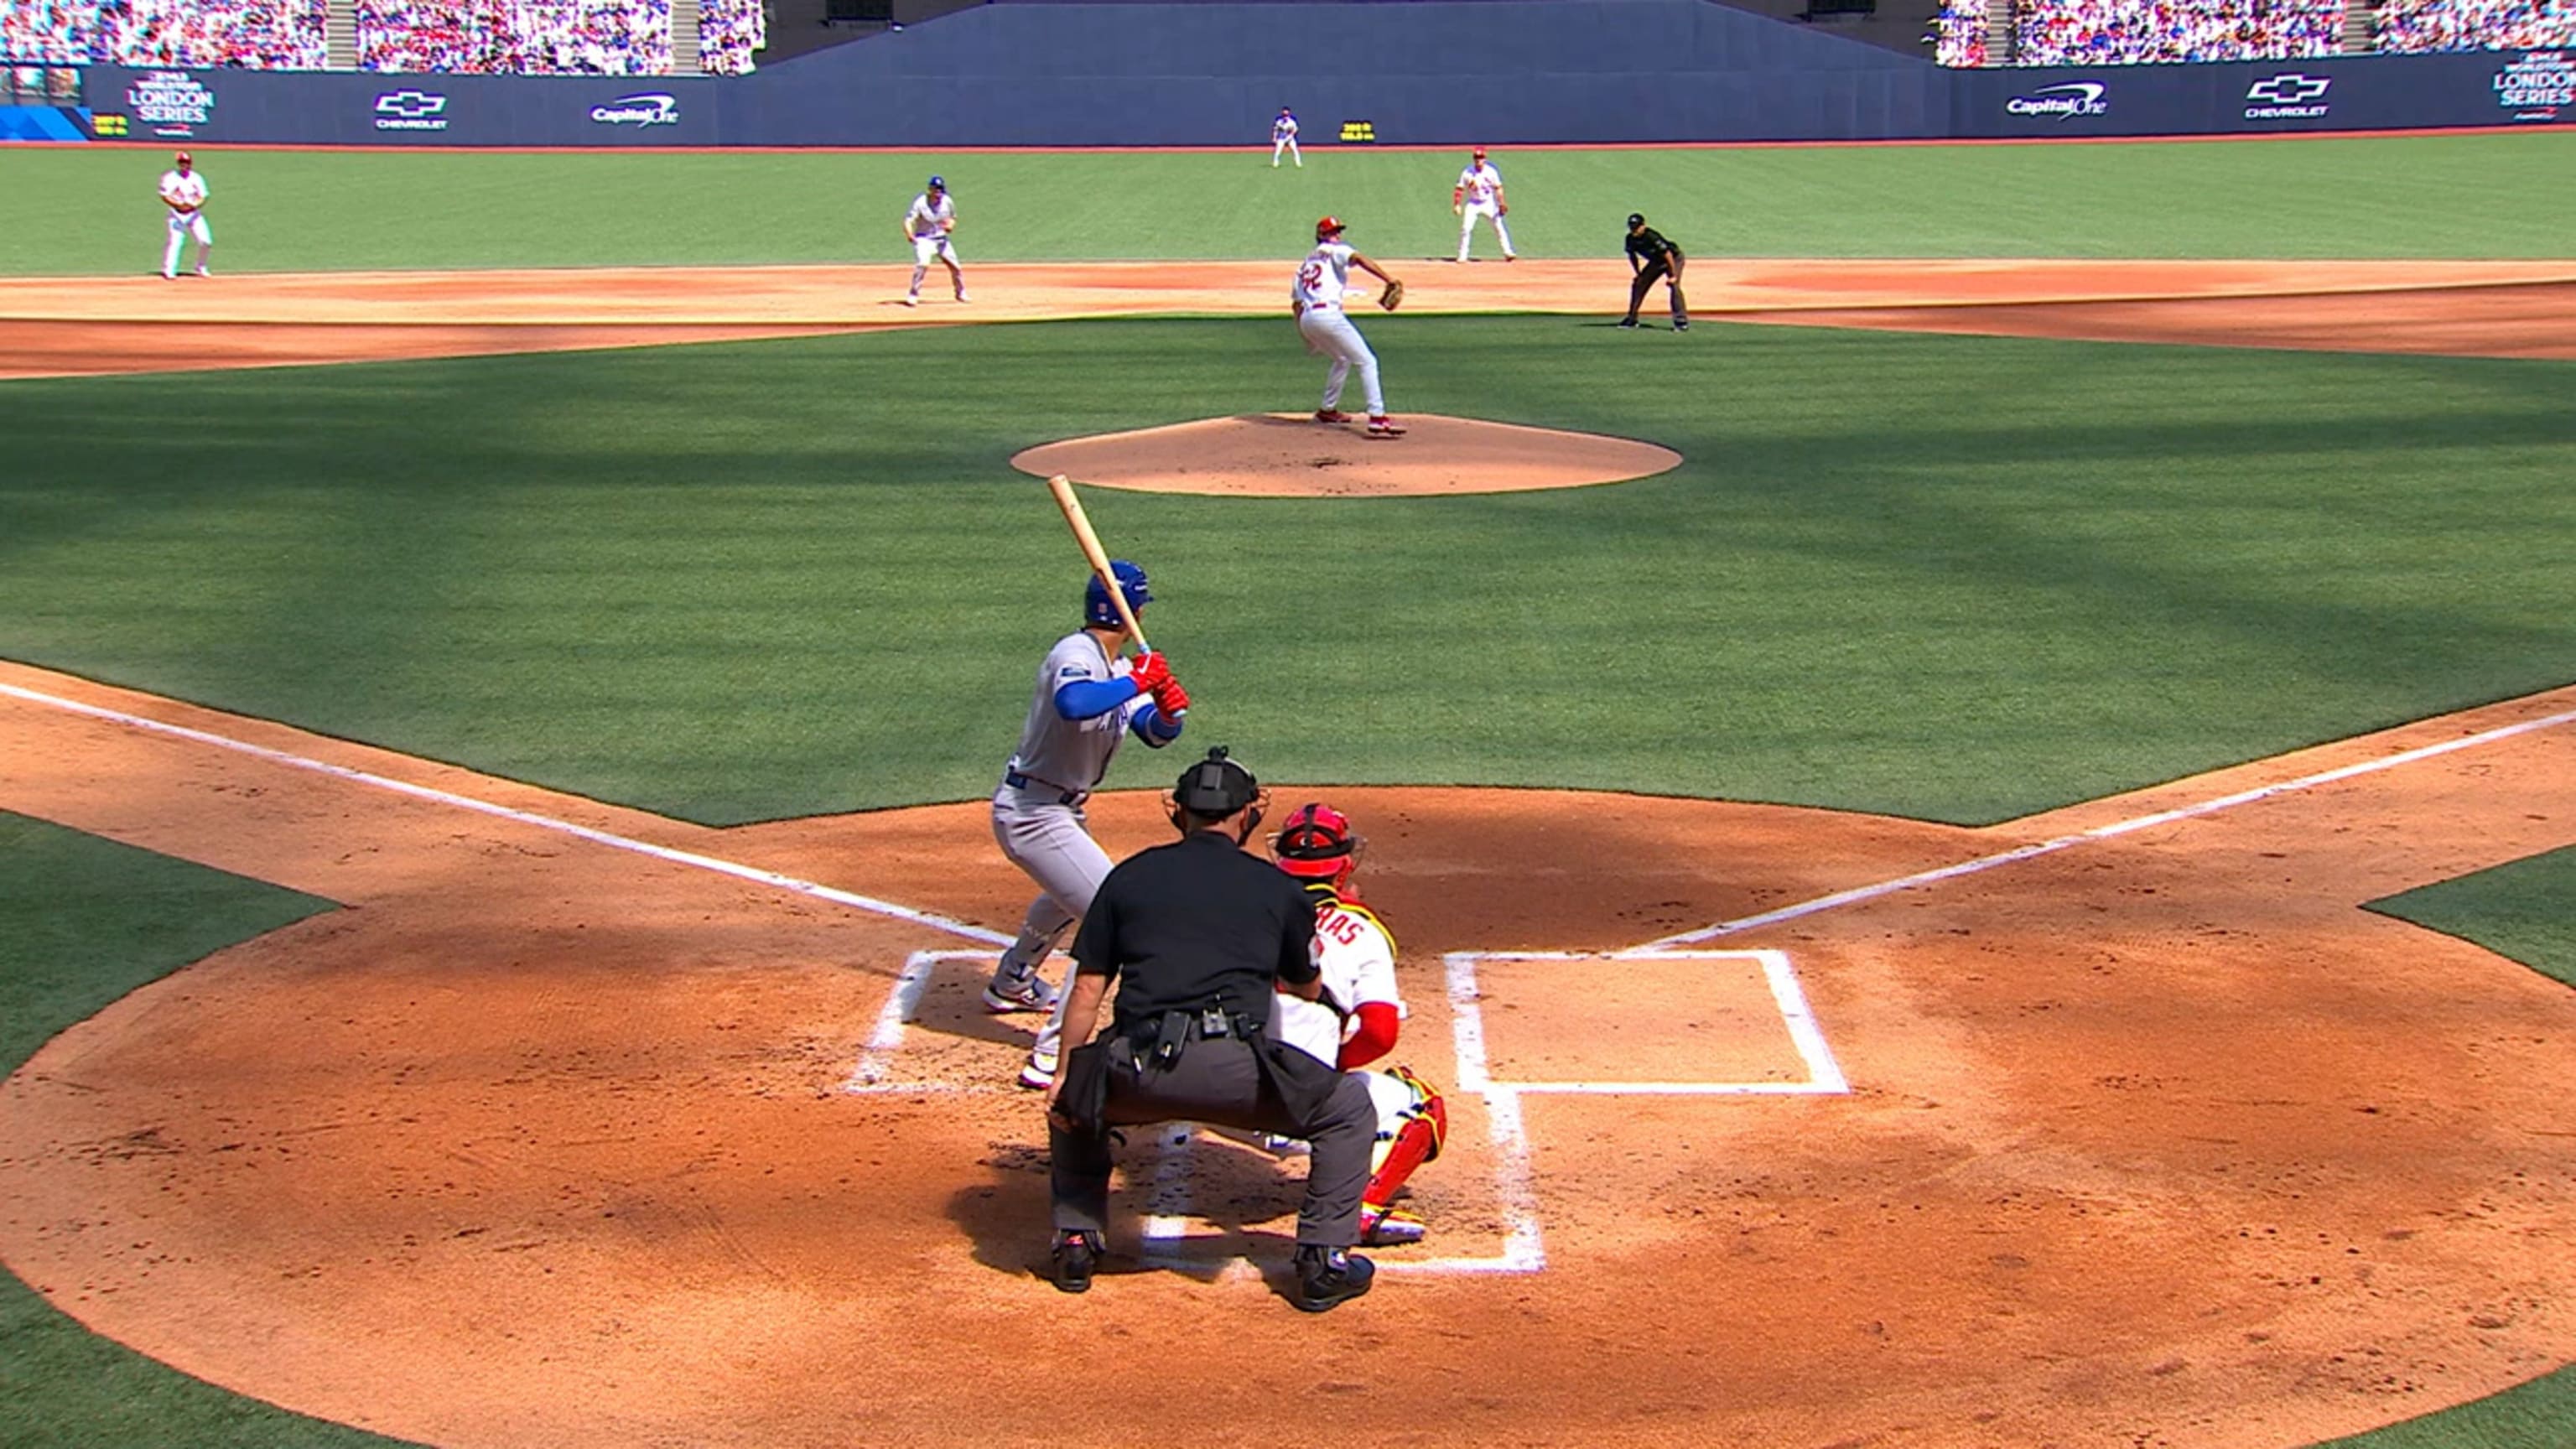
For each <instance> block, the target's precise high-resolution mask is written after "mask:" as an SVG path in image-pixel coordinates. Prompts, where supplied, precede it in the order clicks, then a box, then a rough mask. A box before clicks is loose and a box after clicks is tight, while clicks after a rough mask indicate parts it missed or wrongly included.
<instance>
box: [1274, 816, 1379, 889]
mask: <svg viewBox="0 0 2576 1449" xmlns="http://www.w3.org/2000/svg"><path fill="white" fill-rule="evenodd" d="M1360 844H1361V841H1360V837H1358V836H1356V835H1354V834H1352V833H1351V821H1350V817H1349V816H1347V815H1344V814H1343V813H1342V812H1340V811H1339V810H1336V809H1334V808H1333V807H1332V806H1330V805H1327V804H1324V803H1323V802H1322V801H1320V800H1319V801H1317V802H1315V803H1314V804H1311V805H1300V806H1298V807H1297V808H1296V809H1295V810H1293V811H1290V812H1289V815H1288V823H1287V824H1286V825H1283V826H1281V827H1280V829H1279V833H1278V834H1277V835H1274V836H1272V837H1270V854H1271V857H1272V858H1273V859H1274V860H1276V861H1278V863H1279V868H1280V869H1281V870H1284V871H1286V872H1288V873H1289V874H1290V875H1293V876H1296V877H1298V878H1299V879H1301V880H1329V881H1338V880H1340V879H1341V878H1342V877H1344V876H1346V875H1349V874H1350V873H1351V868H1352V867H1353V866H1355V865H1357V864H1358V863H1359V861H1358V857H1359V849H1360Z"/></svg>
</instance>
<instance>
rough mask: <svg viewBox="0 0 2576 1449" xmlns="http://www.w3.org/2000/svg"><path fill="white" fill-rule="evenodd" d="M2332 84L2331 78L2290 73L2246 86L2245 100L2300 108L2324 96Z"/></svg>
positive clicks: (2332, 79)
mask: <svg viewBox="0 0 2576 1449" xmlns="http://www.w3.org/2000/svg"><path fill="white" fill-rule="evenodd" d="M2333 84H2334V78H2333V77H2332V76H2322V75H2301V74H2299V73H2298V72H2297V71H2290V72H2288V73H2286V74H2283V75H2276V76H2272V77H2270V78H2268V79H2265V80H2258V81H2256V82H2255V83H2254V84H2252V85H2250V86H2247V87H2246V88H2245V99H2247V100H2249V101H2261V102H2263V103H2264V104H2265V105H2272V106H2300V105H2305V104H2307V103H2308V102H2310V101H2313V100H2315V99H2316V98H2317V97H2319V96H2322V95H2324V94H2325V93H2326V91H2327V89H2328V88H2329V87H2331V86H2332V85H2333Z"/></svg>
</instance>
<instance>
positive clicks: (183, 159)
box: [179, 151, 195, 166]
mask: <svg viewBox="0 0 2576 1449" xmlns="http://www.w3.org/2000/svg"><path fill="white" fill-rule="evenodd" d="M193 159H195V158H193V157H191V156H190V155H189V154H188V153H187V152H185V151H182V152H180V153H179V164H180V165H182V166H185V165H187V164H188V163H189V162H190V161H192V160H193Z"/></svg>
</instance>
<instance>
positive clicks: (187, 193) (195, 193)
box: [161, 151, 215, 281]
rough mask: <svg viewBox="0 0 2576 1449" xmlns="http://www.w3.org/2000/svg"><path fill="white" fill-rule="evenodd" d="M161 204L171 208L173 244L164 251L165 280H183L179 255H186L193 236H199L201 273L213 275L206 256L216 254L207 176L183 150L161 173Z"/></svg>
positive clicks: (163, 278)
mask: <svg viewBox="0 0 2576 1449" xmlns="http://www.w3.org/2000/svg"><path fill="white" fill-rule="evenodd" d="M161 204H162V205H163V206H166V207H168V208H169V209H170V245H169V248H168V249H167V250H165V251H163V252H162V253H161V277H162V280H164V281H177V280H178V279H179V258H180V257H182V256H184V255H186V253H187V250H188V238H190V237H192V236H193V237H195V238H196V239H197V275H198V276H201V277H211V276H213V275H214V273H213V272H210V271H208V270H207V269H206V259H207V258H208V257H211V256H213V255H214V254H215V234H214V232H213V230H212V229H210V228H209V227H208V226H207V225H206V178H205V177H203V176H200V175H198V174H197V170H196V162H195V161H194V160H193V159H192V158H190V156H189V155H188V153H187V152H185V151H182V152H180V153H179V157H178V160H177V161H176V162H175V163H174V166H173V169H171V170H168V171H164V172H162V173H161Z"/></svg>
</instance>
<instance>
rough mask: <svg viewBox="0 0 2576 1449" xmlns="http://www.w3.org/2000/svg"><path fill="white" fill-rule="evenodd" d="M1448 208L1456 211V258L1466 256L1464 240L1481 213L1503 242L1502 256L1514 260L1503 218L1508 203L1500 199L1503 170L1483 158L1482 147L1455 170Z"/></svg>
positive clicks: (1508, 209) (1509, 232)
mask: <svg viewBox="0 0 2576 1449" xmlns="http://www.w3.org/2000/svg"><path fill="white" fill-rule="evenodd" d="M1449 209H1450V210H1451V211H1454V212H1456V213H1458V260H1460V261H1462V262H1463V261H1465V260H1467V243H1468V241H1469V240H1470V239H1471V238H1473V237H1474V236H1475V234H1476V218H1478V217H1480V216H1481V217H1484V218H1486V219H1487V220H1489V221H1491V222H1493V224H1494V235H1495V236H1496V237H1497V238H1498V239H1500V240H1501V242H1502V244H1503V260H1504V261H1507V262H1516V261H1519V260H1520V258H1519V257H1517V256H1514V255H1513V254H1512V229H1511V228H1510V227H1508V226H1505V225H1504V224H1503V218H1504V217H1507V216H1509V215H1511V214H1512V205H1511V203H1510V202H1508V201H1505V200H1504V199H1503V173H1501V172H1500V171H1497V170H1495V169H1494V167H1493V163H1492V162H1490V161H1487V160H1486V159H1485V148H1484V147H1482V146H1479V147H1477V148H1476V154H1475V155H1474V156H1473V157H1472V158H1470V159H1469V160H1468V162H1467V169H1466V170H1464V171H1461V172H1459V173H1458V184H1457V185H1456V186H1454V187H1452V188H1450V191H1449Z"/></svg>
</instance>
